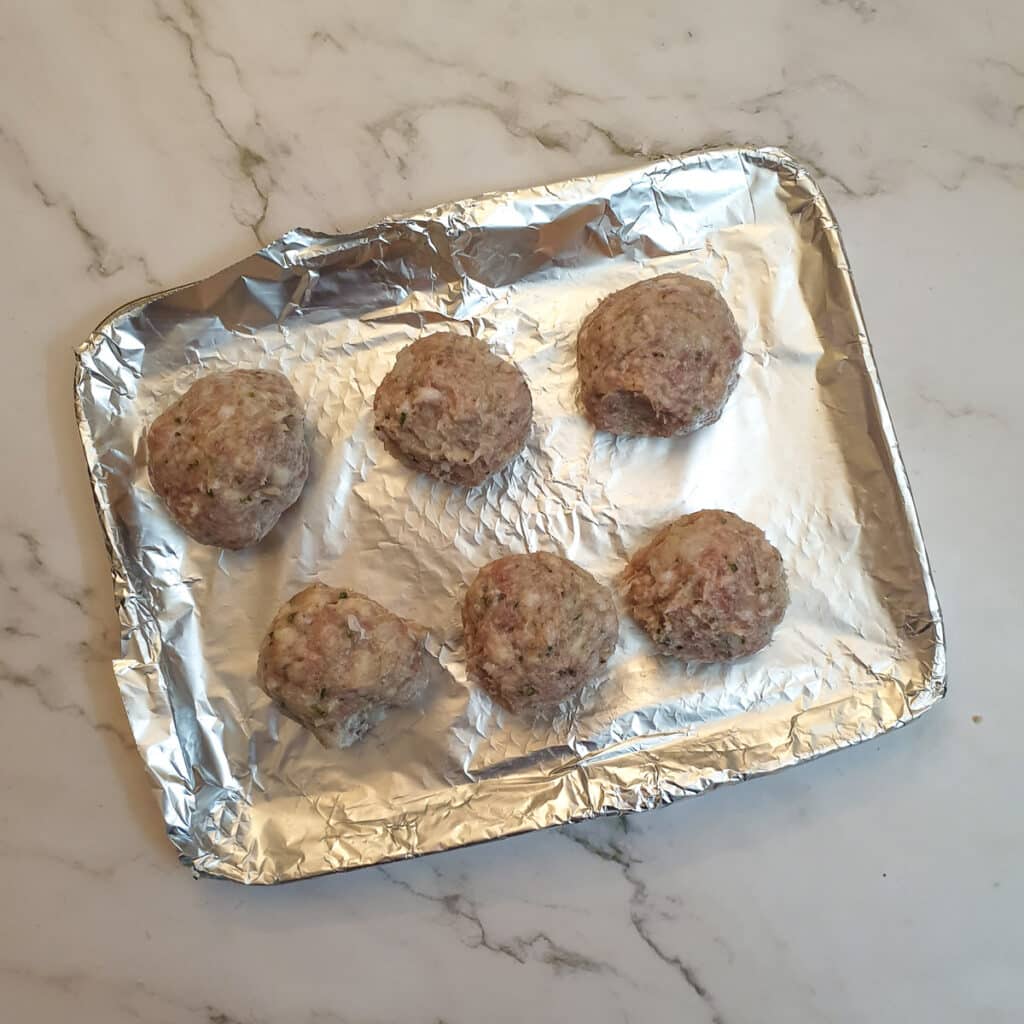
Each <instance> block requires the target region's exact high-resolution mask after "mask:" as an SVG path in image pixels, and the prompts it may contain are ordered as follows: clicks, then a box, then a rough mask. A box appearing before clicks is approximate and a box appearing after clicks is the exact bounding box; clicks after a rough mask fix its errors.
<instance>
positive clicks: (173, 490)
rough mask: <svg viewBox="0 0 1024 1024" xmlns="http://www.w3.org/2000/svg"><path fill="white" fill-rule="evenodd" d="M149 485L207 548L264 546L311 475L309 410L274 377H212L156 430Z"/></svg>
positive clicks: (258, 373)
mask: <svg viewBox="0 0 1024 1024" xmlns="http://www.w3.org/2000/svg"><path fill="white" fill-rule="evenodd" d="M147 445H148V448H149V479H150V482H151V483H152V485H153V489H154V490H155V491H156V493H157V494H158V495H159V496H160V497H161V498H162V499H163V502H164V504H165V505H166V506H167V508H168V509H169V510H170V513H171V515H172V516H173V517H174V518H175V520H177V522H178V524H179V525H180V526H181V528H182V529H183V530H184V531H185V532H186V533H187V534H188V535H189V536H190V537H192V538H193V539H194V540H197V541H199V543H200V544H210V545H212V546H213V547H219V548H244V547H248V546H249V545H250V544H256V543H257V542H259V541H261V540H262V539H263V538H264V537H265V536H266V535H267V534H268V533H269V532H270V530H271V529H272V528H273V527H274V525H275V523H277V521H278V519H280V518H281V513H282V512H284V510H285V509H286V508H288V507H289V506H290V505H292V504H294V502H295V501H296V499H297V498H298V497H299V494H300V493H301V491H302V487H303V485H304V484H305V482H306V475H307V473H308V472H309V447H308V445H307V444H306V437H305V421H304V419H303V414H302V403H301V402H300V401H299V396H298V395H297V394H296V393H295V389H294V388H293V387H292V386H291V384H290V383H289V382H288V380H287V378H286V377H283V376H282V375H281V374H279V373H272V372H269V371H267V370H232V371H229V372H227V373H210V374H207V375H206V376H205V377H201V378H200V379H199V380H197V381H196V382H195V384H193V385H192V387H190V388H189V389H188V391H186V392H185V394H184V395H182V397H181V398H179V399H178V400H177V401H176V402H174V403H173V404H172V405H171V406H169V407H168V408H167V409H166V410H164V412H162V413H161V414H160V415H159V416H158V417H157V418H156V419H155V420H154V421H153V424H152V426H151V427H150V428H149V436H148V439H147Z"/></svg>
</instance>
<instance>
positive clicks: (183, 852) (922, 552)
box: [74, 145, 947, 885]
mask: <svg viewBox="0 0 1024 1024" xmlns="http://www.w3.org/2000/svg"><path fill="white" fill-rule="evenodd" d="M727 154H734V155H735V156H737V157H738V158H739V159H741V160H746V159H749V160H752V161H754V162H757V163H760V164H764V165H767V166H769V167H773V168H774V169H776V170H781V169H783V168H785V170H787V171H789V172H791V173H793V174H794V175H795V176H796V177H797V178H799V179H800V181H801V186H802V187H804V188H805V189H806V190H807V192H808V195H809V198H811V199H812V201H813V202H814V205H815V206H816V207H817V209H818V210H819V213H820V214H824V215H825V216H826V217H827V222H828V223H827V227H828V229H829V231H830V232H834V233H835V237H836V240H837V241H838V244H839V250H840V255H841V256H842V258H843V265H842V268H841V269H842V270H843V277H844V279H845V281H846V283H847V286H848V287H849V288H850V292H851V297H852V300H853V302H852V307H853V310H854V312H855V315H856V318H857V325H858V329H859V343H860V347H861V349H862V352H863V353H864V355H865V358H866V363H867V367H866V368H867V369H868V371H869V372H868V379H869V380H870V382H871V390H872V394H873V396H874V400H875V406H876V411H877V412H878V414H879V416H880V420H881V426H882V428H883V433H884V435H885V437H886V439H887V442H888V443H889V444H890V445H891V446H892V448H893V462H894V463H895V465H896V467H897V471H898V473H899V482H900V486H901V489H902V493H903V495H904V500H903V501H902V505H903V508H904V510H905V513H906V515H907V519H908V523H909V525H910V526H911V529H912V531H913V536H914V541H915V549H916V551H917V554H918V556H919V559H920V564H921V570H922V579H923V582H924V584H925V588H926V592H927V594H928V609H929V614H930V620H931V625H932V627H933V629H934V633H935V642H934V653H933V656H932V659H931V662H930V665H929V668H930V671H929V674H928V675H927V677H925V678H922V679H921V680H920V684H919V686H920V688H919V689H918V690H917V692H916V694H915V702H914V703H915V705H916V706H915V707H913V708H912V707H911V706H910V704H909V702H905V703H904V708H905V713H904V714H902V715H900V716H899V717H898V718H897V719H896V720H895V721H894V722H893V723H892V724H891V725H889V726H886V727H884V728H882V727H879V728H876V729H873V730H872V732H871V733H870V734H868V735H865V736H858V737H857V738H856V739H854V740H851V741H846V742H836V743H835V745H834V746H832V747H831V748H830V749H828V750H821V751H817V752H815V753H814V754H812V755H810V756H808V757H801V758H795V757H794V758H791V759H790V760H788V761H787V763H785V764H781V765H777V766H772V767H765V768H763V769H759V770H755V771H752V772H750V773H747V774H741V775H737V776H736V777H735V778H729V779H724V780H710V781H708V782H707V784H706V785H704V786H702V787H701V788H700V789H698V790H696V791H695V792H693V793H692V794H689V795H703V794H704V793H706V792H709V791H710V790H712V789H717V788H718V787H719V786H722V785H731V784H733V783H734V782H739V781H744V780H746V779H754V778H759V777H761V776H764V775H769V774H774V773H775V772H777V771H781V770H783V769H785V768H788V767H794V766H796V765H798V764H802V763H804V762H805V761H811V760H816V759H817V758H818V757H821V756H824V755H825V754H828V753H832V752H834V751H836V750H841V749H845V747H847V746H852V745H854V744H855V743H858V742H862V741H865V740H868V739H872V738H875V737H877V736H879V735H881V734H883V733H885V732H888V731H892V730H893V729H897V728H901V727H902V726H904V725H906V724H909V723H910V722H911V721H914V720H915V719H917V718H920V717H921V716H923V715H924V714H925V713H926V712H927V711H929V710H930V709H931V708H932V707H934V706H935V704H936V703H938V701H940V700H941V699H943V697H945V695H946V690H947V659H946V641H945V628H944V623H943V619H942V615H941V609H940V607H939V602H938V597H937V594H936V590H935V586H934V579H933V575H932V569H931V564H930V561H929V559H928V556H927V550H926V548H925V546H924V541H923V535H922V531H921V527H920V523H919V521H918V518H917V512H916V506H915V504H914V502H913V497H912V492H911V488H910V484H909V479H908V476H907V473H906V468H905V465H904V463H903V460H902V458H901V453H900V449H899V444H898V440H897V437H896V433H895V429H894V427H893V424H892V418H891V415H890V414H889V409H888V405H887V403H886V401H885V396H884V391H883V389H882V386H881V382H880V380H879V377H878V372H877V365H876V364H875V361H874V355H873V350H872V346H871V343H870V339H869V337H868V334H867V330H866V327H865V325H864V320H863V316H862V312H861V308H860V303H859V296H858V294H857V291H856V286H855V284H854V282H853V278H852V274H851V273H850V271H849V261H848V260H847V258H846V250H845V246H844V245H843V242H842V236H841V232H840V230H839V227H838V223H837V221H836V219H835V216H834V215H833V213H832V210H831V207H830V205H829V204H828V201H827V199H826V197H825V194H824V192H823V191H822V189H821V187H820V186H819V185H818V183H817V182H816V180H815V178H814V176H813V175H812V174H811V172H810V171H809V170H808V169H807V168H806V167H805V166H804V165H803V164H801V163H800V162H799V161H798V160H797V159H796V158H795V157H793V156H792V155H791V154H790V153H789V152H788V151H787V150H785V149H783V148H780V147H775V146H744V145H728V146H726V145H723V146H713V147H709V148H697V149H692V150H688V151H686V152H684V153H680V154H678V155H675V156H662V157H659V158H658V159H656V160H654V161H653V162H649V163H645V164H638V165H636V166H635V167H632V168H620V169H616V170H613V171H608V172H603V173H600V174H594V175H582V176H577V177H576V178H570V179H563V180H562V181H560V182H553V183H549V184H548V185H546V186H544V185H540V186H524V188H520V189H506V190H496V191H491V192H485V193H482V194H480V195H478V196H475V197H471V198H469V199H464V200H456V201H455V202H458V203H462V204H463V205H470V204H476V203H480V202H482V201H493V200H499V199H501V198H502V197H507V196H512V195H515V194H519V193H521V192H522V191H524V189H530V188H533V189H537V188H545V187H546V188H556V187H558V186H559V185H562V184H566V183H568V182H571V181H577V180H579V179H580V178H584V179H586V180H590V181H599V180H608V179H614V178H615V177H618V176H620V175H621V176H623V177H627V176H629V175H630V174H633V175H636V174H638V173H646V174H650V173H651V172H653V171H655V170H657V169H658V168H659V167H665V168H668V167H670V166H671V165H672V164H673V163H676V164H678V162H680V161H685V160H686V159H687V158H691V157H697V156H704V157H713V156H716V155H727ZM445 205H446V204H443V203H442V204H436V205H434V206H432V207H430V208H428V209H427V210H420V211H417V212H415V213H411V214H395V215H391V216H388V217H384V218H381V219H380V220H379V221H378V222H377V223H378V224H387V223H391V222H398V221H401V220H406V221H408V220H424V219H429V218H430V216H431V213H432V212H433V211H436V210H439V209H441V208H442V207H443V206H445ZM447 205H450V204H447ZM435 219H437V218H435ZM450 219H451V218H450V217H446V218H445V220H446V221H450ZM371 226H372V225H371ZM365 230H366V229H365V228H363V229H356V230H354V231H351V232H347V233H334V234H331V233H322V232H318V231H314V230H311V229H305V228H301V227H297V228H293V229H291V230H289V231H286V232H285V233H284V234H282V235H281V236H280V237H279V238H277V239H275V240H274V241H272V242H270V243H268V244H267V245H266V246H264V247H263V248H262V249H260V250H257V251H256V252H253V253H250V254H249V255H248V256H245V257H243V258H242V259H240V260H237V261H235V262H234V263H232V264H230V265H229V266H228V267H226V268H224V269H222V270H221V271H218V272H217V274H215V275H208V276H206V277H202V278H199V279H197V280H194V281H190V282H187V283H185V284H182V285H178V286H175V287H172V288H168V289H164V290H161V291H157V292H153V293H151V294H148V295H145V296H142V297H140V298H136V299H133V300H130V301H128V302H126V303H124V304H122V305H121V306H119V307H117V308H116V309H115V310H114V311H113V312H111V313H110V314H108V315H107V316H106V317H105V318H104V319H103V320H101V321H100V323H99V324H98V325H97V326H96V328H95V329H94V330H93V331H92V332H90V334H89V336H88V338H87V339H86V340H85V341H84V342H82V343H81V344H80V345H79V346H77V347H76V368H75V374H74V400H75V411H76V419H77V422H78V427H79V440H80V442H81V444H82V446H83V451H84V455H85V459H86V464H87V469H88V472H89V476H90V487H91V489H92V492H93V503H94V506H95V508H96V510H97V515H98V517H99V519H100V523H101V526H102V529H103V534H104V543H105V545H106V547H107V552H108V555H109V557H110V561H111V579H112V584H113V590H114V598H115V603H116V606H117V614H118V620H119V623H120V626H121V636H120V647H121V657H120V658H119V659H114V662H113V663H112V665H113V664H116V663H117V662H119V661H123V660H125V659H130V660H133V661H136V662H139V663H140V664H142V665H144V666H146V667H150V668H153V669H157V670H158V665H157V664H156V661H154V660H153V658H152V657H151V655H152V654H153V652H152V651H149V650H146V649H145V648H146V647H148V642H147V639H146V637H145V636H144V635H140V634H139V631H138V623H137V622H135V621H132V617H131V616H130V614H129V612H128V607H127V606H128V602H129V600H130V599H133V598H134V599H135V600H136V601H138V600H141V598H140V595H138V594H137V593H136V592H135V591H134V590H133V589H132V586H131V581H130V576H129V575H128V574H127V570H126V566H125V565H124V562H123V560H122V559H121V558H120V556H119V555H118V553H117V550H116V548H115V546H114V536H115V535H116V532H117V531H116V523H115V522H114V519H113V512H112V510H111V509H110V506H109V502H107V503H106V506H107V507H106V508H104V506H103V504H101V496H102V497H103V498H104V499H105V498H106V480H105V474H104V473H103V471H102V466H101V465H100V462H99V459H98V458H96V457H95V456H96V451H95V446H94V442H93V436H92V431H91V427H90V424H89V422H88V420H87V417H86V414H85V410H84V407H83V402H82V391H83V390H84V388H85V386H86V378H87V377H88V376H89V373H88V369H87V367H86V365H85V359H86V358H87V356H88V355H89V354H90V353H92V352H95V351H96V349H97V348H98V346H99V345H100V344H101V343H102V342H103V341H105V340H108V338H107V332H108V331H109V330H110V328H111V327H112V326H113V325H114V324H115V323H116V321H117V320H119V319H120V318H122V317H123V316H125V315H127V314H129V313H131V312H133V311H136V310H141V309H142V308H143V307H144V306H146V305H148V304H149V303H152V302H154V301H158V300H161V299H164V298H168V297H170V296H172V295H174V294H176V293H177V292H180V291H184V290H186V289H189V288H192V287H195V286H196V285H199V284H202V283H204V282H206V281H208V280H210V279H211V278H212V277H214V276H217V275H218V274H223V273H224V272H225V271H226V270H231V269H233V268H236V267H239V266H241V265H242V264H244V263H246V262H248V261H249V260H252V259H255V258H258V257H261V256H262V257H263V258H266V259H271V261H272V262H275V263H276V261H274V260H272V258H271V257H270V255H269V252H268V250H270V249H271V248H272V247H274V246H276V245H278V244H280V243H281V242H283V241H284V240H285V239H286V238H288V237H289V236H290V235H301V236H304V237H306V238H309V239H310V240H315V241H316V242H318V243H320V244H324V243H329V242H331V241H336V240H339V239H344V238H347V237H352V236H355V235H357V234H359V233H360V231H365ZM293 266H301V262H296V263H295V264H293ZM158 643H162V638H160V639H159V640H158ZM133 644H134V645H135V646H136V647H137V653H138V654H139V655H141V656H145V657H144V658H140V657H133V656H132V652H131V648H132V645H133ZM156 653H157V654H159V651H157V652H156ZM116 680H117V676H116V673H115V682H116ZM117 685H118V690H119V693H120V694H121V697H122V705H124V693H123V692H122V691H121V687H120V684H119V683H118V684H117ZM922 699H924V700H923V702H922ZM125 711H126V715H127V714H128V709H127V707H125ZM128 717H129V723H130V722H131V718H130V716H128ZM170 724H171V728H170V729H166V730H165V732H164V735H163V737H162V740H163V742H165V743H167V744H168V745H171V746H175V745H176V747H177V750H178V753H179V754H180V756H181V757H183V758H184V757H185V751H184V749H183V748H182V745H181V742H180V737H179V736H178V735H177V729H176V728H175V727H174V720H173V715H172V716H170ZM132 733H133V739H135V740H136V746H137V747H138V740H137V738H136V737H135V733H134V729H132ZM148 745H149V746H152V745H153V744H148ZM139 752H140V754H141V753H142V750H141V748H140V750H139ZM143 763H144V764H145V765H146V767H147V774H148V775H149V776H150V781H151V786H152V788H153V789H154V791H155V793H156V794H157V798H158V802H159V803H160V805H161V806H164V805H165V804H166V803H167V799H168V797H167V791H166V787H165V785H164V780H163V779H162V777H159V776H157V775H156V774H155V773H154V772H153V771H152V770H151V769H150V767H149V763H148V761H147V759H146V758H145V757H143ZM180 782H181V785H182V787H183V790H184V793H185V795H186V798H187V797H189V796H190V797H191V807H190V808H189V809H190V811H191V813H193V814H194V813H195V792H194V789H193V786H192V785H191V782H190V780H189V779H188V778H186V777H182V778H181V780H180ZM675 799H677V797H675V796H673V797H672V798H671V799H670V800H668V801H665V802H667V803H673V802H675ZM186 802H187V801H186ZM644 809H647V808H644ZM633 811H634V809H631V808H623V809H618V808H613V809H610V810H606V811H605V810H602V811H597V812H591V813H584V814H581V815H579V816H577V817H570V818H567V819H565V821H562V822H552V823H550V824H548V825H542V826H540V828H541V829H543V828H550V827H553V826H554V825H561V824H570V823H572V822H575V821H583V820H588V819H589V818H592V817H596V816H607V815H611V814H616V813H618V814H626V813H633ZM164 817H165V822H166V820H167V817H168V816H167V815H166V814H165V815H164ZM537 830H538V828H537V826H531V825H529V824H526V825H524V827H522V828H513V829H512V830H511V831H507V832H503V833H502V835H500V836H493V837H483V838H481V839H478V840H473V841H471V842H459V843H452V844H446V845H443V846H441V847H439V848H438V849H436V850H431V851H425V852H423V853H418V852H417V853H410V854H405V855H396V856H394V857H387V858H383V859H381V860H380V861H378V862H376V863H381V864H384V863H393V862H396V861H399V860H405V859H409V858H411V857H416V856H425V855H428V854H429V853H434V852H443V851H444V850H447V849H452V848H457V847H459V846H471V845H478V844H479V843H483V842H491V841H493V840H494V839H496V838H506V837H511V836H513V835H519V834H523V833H525V832H529V831H537ZM166 831H167V834H168V836H169V838H170V839H171V842H172V843H173V844H174V846H175V847H176V848H177V849H178V850H179V853H180V859H181V860H182V861H183V862H184V863H186V864H189V865H191V866H192V868H193V871H194V872H197V873H198V874H199V875H201V876H202V877H222V878H226V879H230V880H233V881H237V882H245V883H246V884H267V885H269V884H282V883H284V882H287V881H298V880H301V879H302V878H307V877H316V875H315V874H313V875H310V874H298V875H296V876H295V877H294V878H291V877H289V878H273V877H272V878H266V877H265V876H263V875H259V876H255V877H254V876H251V875H247V874H246V873H244V872H239V871H237V868H235V867H234V866H233V865H229V863H228V862H225V861H224V860H222V859H221V858H216V860H217V862H218V865H217V866H218V871H219V874H216V875H214V874H213V873H211V872H207V871H204V870H202V869H201V868H199V867H197V864H199V863H201V862H202V861H203V859H204V858H205V857H206V856H207V855H206V854H205V853H203V851H202V848H201V843H199V842H198V841H197V837H196V836H195V834H194V833H193V830H191V829H190V830H189V836H188V840H189V841H188V842H187V844H183V843H182V840H183V838H184V837H181V836H180V835H179V832H180V828H179V827H178V826H174V825H171V824H170V823H168V824H167V829H166ZM361 866H369V865H358V864H350V865H342V866H340V867H329V868H325V869H324V871H322V872H316V874H333V873H339V872H347V871H349V870H355V869H356V868H357V867H361ZM228 868H230V870H227V869H228Z"/></svg>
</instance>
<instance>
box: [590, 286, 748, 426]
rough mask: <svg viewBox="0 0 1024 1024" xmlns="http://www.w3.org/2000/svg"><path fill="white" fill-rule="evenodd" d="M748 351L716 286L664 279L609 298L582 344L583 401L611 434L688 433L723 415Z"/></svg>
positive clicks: (595, 315)
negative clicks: (745, 353) (743, 357)
mask: <svg viewBox="0 0 1024 1024" xmlns="http://www.w3.org/2000/svg"><path fill="white" fill-rule="evenodd" d="M742 354H743V346H742V344H741V341H740V333H739V329H738V328H737V327H736V321H735V320H734V319H733V315H732V313H731V312H730V310H729V307H728V306H727V305H726V302H725V300H724V299H723V298H722V296H721V295H719V293H718V291H717V290H716V289H715V288H714V286H713V285H710V284H708V283H707V282H706V281H701V280H698V279H697V278H695V277H689V276H688V275H686V274H663V275H662V276H661V277H655V278H653V279H651V280H649V281H641V282H640V283H639V284H634V285H631V286H630V287H629V288H624V289H623V290H622V291H618V292H615V293H613V294H612V295H609V296H608V297H607V298H605V299H603V300H602V302H601V303H600V305H598V307H597V308H596V309H595V310H594V311H593V312H592V313H591V314H590V315H589V316H588V317H587V318H586V320H585V321H584V322H583V326H582V327H581V328H580V332H579V337H578V339H577V361H578V365H579V372H580V386H581V399H582V402H583V407H584V409H586V411H587V415H588V416H589V417H590V419H591V421H592V422H593V423H594V425H595V426H597V427H599V428H600V429H601V430H609V431H611V432H612V433H613V434H648V435H654V436H657V437H669V436H671V435H672V434H688V433H690V432H691V431H694V430H696V429H697V428H698V427H703V426H706V425H707V424H709V423H713V422H714V421H715V420H717V419H718V417H719V416H721V414H722V407H723V406H724V405H725V402H726V399H728V397H729V395H730V394H731V393H732V390H733V388H734V387H735V386H736V380H737V376H738V368H739V363H740V356H741V355H742Z"/></svg>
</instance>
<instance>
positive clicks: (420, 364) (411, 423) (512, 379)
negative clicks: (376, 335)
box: [373, 334, 533, 487]
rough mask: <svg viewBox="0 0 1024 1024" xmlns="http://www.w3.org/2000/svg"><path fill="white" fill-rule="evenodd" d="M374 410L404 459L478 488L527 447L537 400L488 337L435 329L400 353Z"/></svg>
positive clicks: (392, 448)
mask: <svg viewBox="0 0 1024 1024" xmlns="http://www.w3.org/2000/svg"><path fill="white" fill-rule="evenodd" d="M373 415H374V419H375V421H376V431H377V434H378V436H379V437H380V439H381V440H382V441H383V442H384V447H385V448H387V450H388V451H389V452H390V453H391V454H392V455H393V456H394V457H395V458H396V459H398V460H399V462H401V463H403V464H404V465H406V466H408V467H409V468H410V469H415V470H419V471H420V472H423V473H428V474H430V475H431V476H434V477H437V478H438V479H440V480H444V481H446V482H447V483H451V484H459V485H462V486H467V487H473V486H475V485H476V484H479V483H482V482H483V481H484V480H486V479H487V477H489V476H490V475H491V474H492V473H496V472H497V471H498V470H499V469H501V468H502V466H504V465H506V464H507V463H508V462H509V461H510V460H511V459H513V458H514V457H515V456H516V455H517V454H518V453H519V452H520V451H521V450H522V448H523V445H524V444H525V443H526V437H527V434H528V433H529V430H530V423H531V421H532V419H533V399H532V398H531V396H530V388H529V386H528V385H527V383H526V378H525V377H524V376H523V374H522V372H521V371H520V369H519V368H518V367H517V366H515V365H513V364H512V363H510V362H507V361H506V360H504V359H501V358H499V357H498V356H496V355H494V353H493V352H491V351H490V350H489V349H488V348H487V346H486V345H484V344H483V343H481V342H479V341H474V340H473V339H471V338H463V337H460V336H459V335H456V334H432V335H430V336H429V337H426V338H420V339H419V341H414V342H413V343H412V344H411V345H409V346H407V347H406V348H404V349H402V351H401V352H399V353H398V358H397V359H396V360H395V365H394V366H393V367H392V369H391V371H390V372H389V373H388V375H387V376H386V377H385V378H384V380H383V381H382V382H381V385H380V387H379V388H377V394H376V396H375V397H374V400H373Z"/></svg>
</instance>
